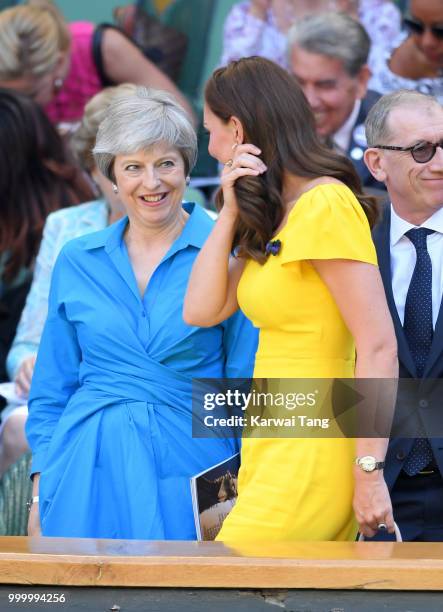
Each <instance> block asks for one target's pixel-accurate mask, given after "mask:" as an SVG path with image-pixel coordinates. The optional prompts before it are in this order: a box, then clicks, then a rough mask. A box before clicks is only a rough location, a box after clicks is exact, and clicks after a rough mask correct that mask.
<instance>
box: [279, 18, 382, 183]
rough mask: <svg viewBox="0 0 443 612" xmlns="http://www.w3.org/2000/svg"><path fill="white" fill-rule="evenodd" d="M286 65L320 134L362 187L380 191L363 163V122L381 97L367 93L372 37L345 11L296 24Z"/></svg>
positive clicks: (292, 30)
mask: <svg viewBox="0 0 443 612" xmlns="http://www.w3.org/2000/svg"><path fill="white" fill-rule="evenodd" d="M288 41H289V65H290V71H291V73H292V74H293V75H294V76H295V77H296V78H297V80H298V82H299V83H300V85H301V88H302V89H303V91H304V93H305V96H306V98H307V99H308V102H309V104H310V106H311V108H312V110H313V112H314V117H315V121H316V127H317V133H318V135H319V136H320V137H321V138H322V139H323V140H324V141H325V142H326V143H327V144H329V145H330V146H332V147H333V148H334V149H336V150H337V151H339V152H341V153H343V154H344V155H346V156H347V157H349V159H350V160H351V161H352V163H353V164H354V166H355V169H356V170H357V172H358V174H359V175H360V179H361V181H362V184H363V186H364V187H369V188H372V189H373V188H376V189H384V185H383V184H382V183H380V182H379V181H377V180H376V179H375V178H374V177H373V176H372V174H371V173H370V172H369V170H368V168H367V167H366V165H365V163H364V160H363V155H364V151H365V149H366V136H365V128H364V122H365V119H366V116H367V114H368V112H369V110H370V108H371V107H372V105H373V104H374V103H375V102H376V101H377V100H378V99H379V97H380V95H379V94H378V93H376V92H375V91H368V89H367V84H368V79H369V77H370V72H369V68H368V66H367V61H368V55H369V49H370V40H369V36H368V35H367V33H366V31H365V29H364V27H363V26H362V25H361V24H360V23H359V22H358V21H356V20H355V19H353V18H352V17H349V16H348V15H345V14H344V13H323V14H319V15H312V16H309V17H305V18H304V19H301V20H300V21H298V22H296V23H295V25H294V26H293V27H292V29H291V30H290V32H289V35H288Z"/></svg>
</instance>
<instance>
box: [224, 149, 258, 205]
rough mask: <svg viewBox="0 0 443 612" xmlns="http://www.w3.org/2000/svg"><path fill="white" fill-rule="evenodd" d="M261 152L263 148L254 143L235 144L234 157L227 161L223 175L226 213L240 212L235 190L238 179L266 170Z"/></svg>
mask: <svg viewBox="0 0 443 612" xmlns="http://www.w3.org/2000/svg"><path fill="white" fill-rule="evenodd" d="M260 153H261V150H260V149H259V148H258V147H256V146H255V145H253V144H239V145H235V146H234V148H233V155H232V159H230V160H229V161H228V162H227V163H225V167H224V169H223V172H222V175H221V187H222V191H223V210H224V211H225V213H224V214H226V213H230V214H232V215H233V216H235V217H236V216H237V214H238V208H237V198H236V197H235V191H234V185H235V182H236V181H237V179H239V178H241V177H242V176H259V175H260V174H263V172H266V170H267V167H266V165H265V164H264V163H263V161H262V160H261V159H260V158H259V157H258V156H259V155H260Z"/></svg>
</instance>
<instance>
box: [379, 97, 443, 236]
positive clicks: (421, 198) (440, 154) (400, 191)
mask: <svg viewBox="0 0 443 612" xmlns="http://www.w3.org/2000/svg"><path fill="white" fill-rule="evenodd" d="M388 129H389V138H388V139H387V140H388V142H383V143H378V144H383V145H385V144H388V145H393V146H401V147H409V146H412V145H414V144H417V143H419V142H422V141H427V142H432V143H436V142H441V141H443V109H442V108H441V107H440V106H439V105H437V104H432V105H431V104H428V105H426V106H425V105H421V106H419V107H418V108H417V107H412V106H408V107H403V108H396V109H394V110H392V111H391V113H390V115H389V117H388ZM379 158H380V170H381V172H382V174H383V176H381V175H380V178H379V180H382V181H383V180H384V181H385V182H386V186H387V188H388V190H389V195H390V197H391V200H392V203H393V206H394V208H395V210H396V212H397V213H398V214H399V215H400V216H401V217H402V218H404V219H406V220H408V221H410V222H411V223H414V224H416V225H420V224H421V223H423V222H424V221H425V220H426V219H427V218H429V217H430V216H431V215H433V214H434V212H436V211H437V210H439V209H440V208H441V207H442V206H443V150H442V149H441V148H440V147H437V150H436V153H435V155H434V157H433V158H432V159H431V160H430V161H428V162H427V163H425V164H419V163H417V162H416V161H414V159H413V157H412V155H411V154H410V153H409V152H406V151H404V152H403V151H384V150H380V151H379Z"/></svg>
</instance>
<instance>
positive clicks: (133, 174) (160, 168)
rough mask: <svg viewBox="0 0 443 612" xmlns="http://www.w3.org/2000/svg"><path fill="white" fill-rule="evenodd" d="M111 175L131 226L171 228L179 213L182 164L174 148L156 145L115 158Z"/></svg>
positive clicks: (183, 172) (183, 182)
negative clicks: (113, 177) (112, 174)
mask: <svg viewBox="0 0 443 612" xmlns="http://www.w3.org/2000/svg"><path fill="white" fill-rule="evenodd" d="M113 169H114V176H115V182H116V184H117V187H118V191H119V195H120V198H121V200H122V202H123V204H124V206H125V208H126V211H127V214H128V217H129V219H130V221H131V223H133V224H136V225H137V226H140V227H144V228H149V229H153V228H154V229H155V228H157V229H165V228H166V229H167V228H168V227H169V226H173V225H174V224H175V223H176V221H177V218H178V216H179V215H180V214H181V210H182V200H183V193H184V190H185V185H186V183H185V164H184V161H183V157H182V156H181V153H180V151H179V150H178V149H176V148H175V147H172V146H171V145H169V144H167V143H159V144H156V145H154V146H153V147H150V148H149V149H148V150H147V151H137V152H136V153H131V154H128V155H117V156H116V157H115V160H114V167H113Z"/></svg>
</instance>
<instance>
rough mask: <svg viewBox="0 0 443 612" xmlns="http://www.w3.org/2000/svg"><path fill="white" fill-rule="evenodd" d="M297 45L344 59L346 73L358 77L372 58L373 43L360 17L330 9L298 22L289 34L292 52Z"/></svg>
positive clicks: (289, 45)
mask: <svg viewBox="0 0 443 612" xmlns="http://www.w3.org/2000/svg"><path fill="white" fill-rule="evenodd" d="M294 45H297V46H299V47H301V48H302V49H304V50H305V51H308V52H309V53H317V54H318V55H326V56H327V57H331V58H333V59H338V60H340V61H341V62H342V63H343V67H344V69H345V70H346V72H347V73H348V74H349V75H350V76H352V77H354V76H356V75H357V74H358V73H359V71H360V70H361V68H362V67H363V66H364V65H365V64H366V63H367V61H368V56H369V50H370V47H371V42H370V39H369V36H368V34H367V32H366V30H365V29H364V27H363V26H362V25H361V24H360V23H359V22H358V21H357V20H356V19H353V18H352V17H350V16H349V15H346V14H345V13H337V12H328V13H319V14H317V15H309V16H307V17H304V18H303V19H301V20H300V21H298V22H296V23H295V24H294V25H293V26H292V28H291V29H290V31H289V34H288V50H289V53H291V51H292V47H293V46H294Z"/></svg>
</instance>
